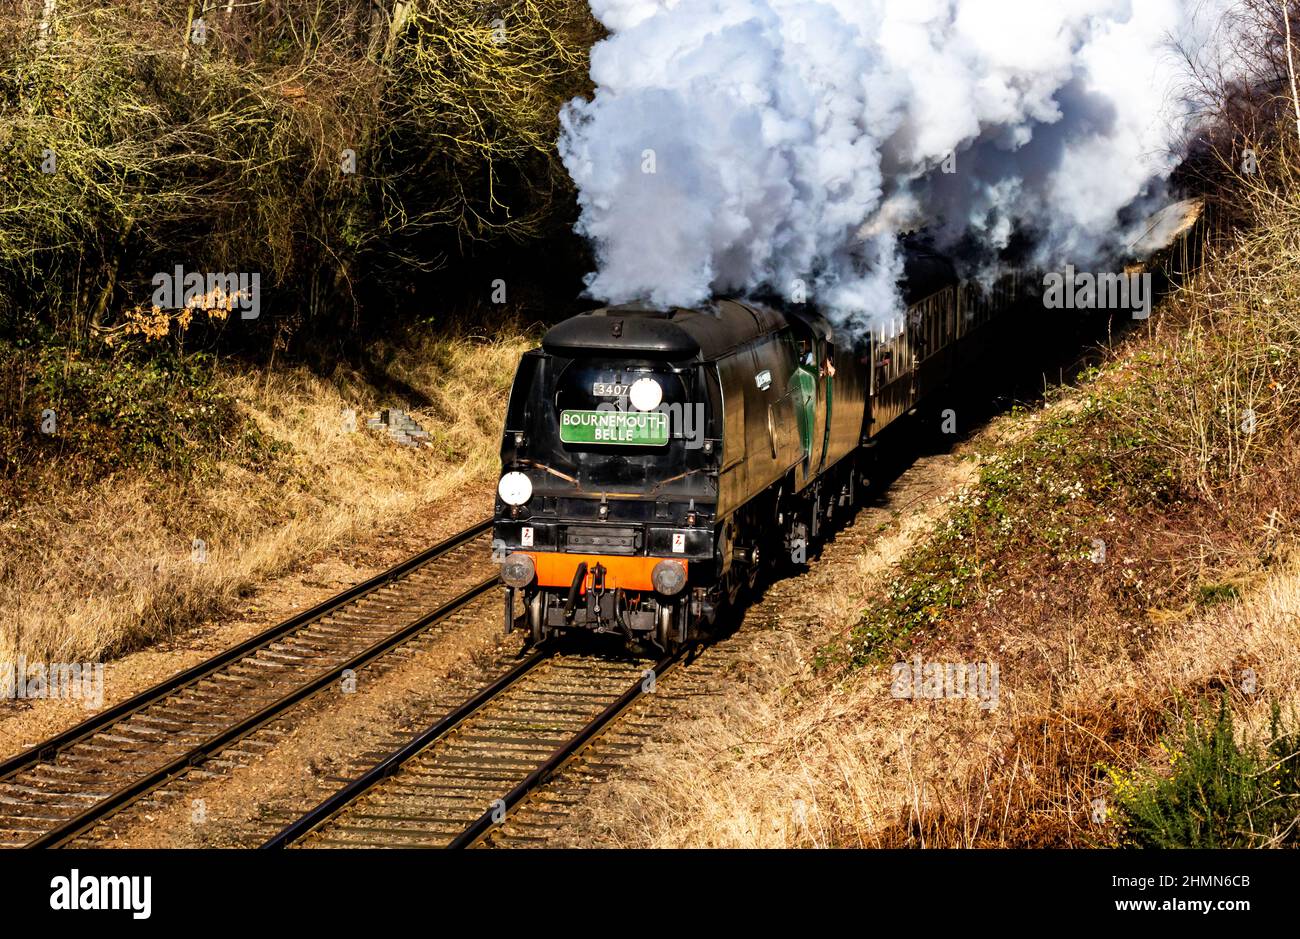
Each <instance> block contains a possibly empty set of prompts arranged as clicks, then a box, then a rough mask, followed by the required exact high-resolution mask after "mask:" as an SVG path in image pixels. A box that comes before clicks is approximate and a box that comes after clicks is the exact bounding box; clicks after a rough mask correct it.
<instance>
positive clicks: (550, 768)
mask: <svg viewBox="0 0 1300 939" xmlns="http://www.w3.org/2000/svg"><path fill="white" fill-rule="evenodd" d="M689 648H690V647H689V646H683V647H682V648H680V649H678V650H677V651H676V652H674V653H672V654H670V655H668V656H665V657H664V658H662V659H660V660H659V661H658V662H656V663H655V664H654V665H653V666H652V668H651V671H652V674H653V680H654V681H658V680H659V679H660V678H662V677H663V676H664V675H666V674H667V673H668V671H669V670H670V669H672V667H673V666H674V665H676V664H677V663H678V662H680V661H681V659H682V657H683V656H684V655H685V654H686V652H687V651H688V649H689ZM647 693H648V692H647V691H646V680H645V676H644V675H643V676H642V678H641V679H640V680H639V681H637V682H636V684H634V685H633V686H632V687H631V688H629V689H627V691H625V692H623V693H622V694H621V695H619V697H618V699H617V700H616V701H614V702H613V703H612V704H610V705H609V706H608V707H607V708H605V710H603V711H601V712H600V713H599V714H598V715H596V717H594V718H592V720H591V721H590V722H589V723H588V724H587V725H586V726H585V727H583V728H582V730H580V731H578V732H577V733H576V734H574V735H573V736H572V737H570V738H569V740H568V741H567V742H566V743H564V744H563V745H561V746H560V747H559V748H557V749H556V750H555V752H554V753H552V754H551V755H550V757H549V758H548V759H547V760H546V762H545V763H543V764H542V765H541V766H539V767H537V769H535V770H533V771H532V772H531V773H529V774H528V775H527V776H526V777H524V779H523V781H522V782H520V783H519V784H518V785H517V786H515V787H514V788H513V789H511V790H510V792H508V793H507V794H506V795H505V796H504V797H503V798H502V799H501V802H502V803H503V806H504V811H502V806H497V807H496V808H493V809H489V810H487V811H486V812H484V813H483V814H482V815H480V816H479V817H478V818H476V819H475V820H474V821H473V822H472V823H471V824H470V825H469V827H467V828H466V829H465V830H464V831H462V832H461V833H460V834H459V835H457V836H456V837H455V838H453V839H452V841H451V843H450V844H448V845H447V847H448V849H453V850H454V849H459V848H469V847H473V846H474V845H475V844H477V843H478V842H479V841H481V840H482V838H483V836H484V835H486V834H487V833H488V832H489V831H490V830H491V829H493V828H495V827H496V826H498V825H500V824H501V823H502V822H503V821H504V820H505V819H506V818H507V817H508V816H509V814H510V812H511V811H512V810H513V809H514V808H515V806H517V805H519V803H521V802H523V801H524V800H525V799H526V798H528V796H530V795H532V793H533V792H535V791H536V790H538V789H540V788H541V787H542V786H544V785H546V784H547V783H548V782H550V781H551V779H553V778H554V777H555V776H556V775H557V774H558V773H559V772H560V770H561V769H563V768H564V765H565V764H566V763H568V762H569V761H570V760H571V759H573V758H574V757H576V756H577V755H578V754H579V753H581V752H582V751H583V750H585V749H586V747H587V744H589V743H590V742H591V741H592V740H594V739H595V738H596V737H597V736H599V735H600V734H601V733H602V732H603V731H604V730H605V728H606V727H608V726H609V725H610V724H611V723H613V722H614V721H615V720H617V719H618V718H619V716H621V715H622V714H623V712H624V711H626V710H627V709H628V708H630V707H631V706H632V705H633V704H635V703H636V702H637V701H638V700H640V699H641V698H642V697H643V696H644V695H646V694H647Z"/></svg>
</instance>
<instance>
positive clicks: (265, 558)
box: [0, 329, 530, 661]
mask: <svg viewBox="0 0 1300 939" xmlns="http://www.w3.org/2000/svg"><path fill="white" fill-rule="evenodd" d="M529 345H530V339H529V338H528V337H526V336H525V335H524V334H523V333H522V331H520V330H517V329H504V330H502V331H501V332H500V333H499V334H498V335H497V336H495V337H492V338H486V337H483V336H465V337H461V338H454V339H446V338H442V339H432V338H427V339H424V340H423V341H420V342H418V343H417V344H415V345H413V346H411V347H408V348H406V349H404V350H402V351H400V352H399V353H396V354H394V356H393V357H392V361H391V362H390V363H389V365H388V371H389V374H390V375H391V376H392V377H394V378H396V379H398V380H400V381H402V382H404V383H405V384H406V385H408V386H409V387H410V388H412V389H414V391H415V392H417V393H419V394H421V395H423V396H425V397H427V399H428V401H429V402H430V404H429V406H428V407H427V408H419V407H412V408H410V410H411V411H412V413H413V414H414V415H415V416H416V417H417V419H418V420H421V422H422V423H423V424H424V426H425V427H426V429H428V430H430V431H431V433H432V434H433V439H432V442H433V446H432V447H431V448H424V449H420V450H418V451H413V450H409V449H407V448H404V447H400V446H397V445H395V444H393V443H391V442H389V441H388V440H387V439H386V438H384V437H381V436H380V435H378V434H374V433H370V432H367V431H365V430H364V423H365V417H366V414H367V412H369V411H373V410H377V409H378V408H379V407H381V406H390V405H391V406H402V402H401V401H400V400H396V399H395V398H394V396H393V395H392V394H391V393H387V392H380V391H378V390H377V389H376V388H374V387H373V386H372V385H371V384H370V383H368V382H367V381H366V380H365V379H364V378H363V377H362V376H361V375H360V374H357V373H353V372H340V373H339V374H337V375H336V376H334V377H333V378H332V379H331V380H324V379H322V378H320V377H318V376H316V375H314V374H312V373H311V372H309V371H307V370H305V369H301V368H297V369H290V370H280V371H273V372H272V371H259V372H250V371H234V370H230V369H227V370H226V371H225V372H224V373H223V378H222V381H223V384H224V385H226V387H227V388H228V390H229V391H230V392H231V393H232V394H233V395H234V396H235V397H236V398H237V399H238V401H239V403H240V408H241V410H243V411H244V412H245V413H246V415H247V416H248V417H249V418H250V419H251V420H252V421H253V422H255V423H256V425H257V427H258V428H259V429H260V431H261V432H262V433H263V434H264V435H266V436H267V437H269V438H270V439H272V440H274V441H276V442H278V444H279V449H277V450H276V451H275V453H276V454H277V455H276V456H274V457H273V458H272V460H271V461H270V463H269V465H267V466H263V467H250V466H247V465H242V464H241V463H239V462H238V461H232V460H219V461H218V462H217V464H216V466H215V468H213V469H212V470H211V471H209V472H205V473H202V474H200V475H199V476H197V477H195V478H192V479H189V480H185V481H179V480H177V479H176V478H173V477H168V476H163V475H158V474H149V473H141V472H132V473H128V474H124V475H120V476H117V477H114V478H110V479H107V480H104V481H102V482H100V483H98V484H96V485H94V486H93V487H91V488H89V489H88V490H80V491H78V490H76V489H72V488H66V489H62V490H60V489H56V490H54V491H49V492H45V493H44V494H42V495H41V496H40V497H35V498H33V499H32V500H31V501H30V502H29V504H27V505H26V506H24V507H23V509H22V510H21V511H20V512H18V513H17V514H16V515H15V516H14V517H12V518H10V519H8V520H6V522H5V527H4V528H3V529H0V552H3V553H4V554H5V555H6V556H7V558H8V559H9V561H10V562H11V564H10V566H9V569H10V570H12V571H15V572H16V576H14V577H12V578H9V579H6V580H5V582H4V583H0V661H2V660H9V659H11V658H13V657H15V656H16V655H18V654H20V653H23V654H26V655H27V656H28V657H29V659H48V660H51V661H83V660H95V659H99V658H101V657H103V656H109V655H114V654H118V653H121V652H123V651H125V650H128V649H131V648H135V647H138V646H140V645H141V644H144V643H147V642H148V641H150V640H151V639H153V638H156V637H158V636H161V635H165V634H167V633H169V632H170V631H171V630H172V629H174V628H176V627H178V626H182V625H185V624H187V623H189V622H192V621H193V620H194V619H195V618H196V617H202V616H206V615H210V614H212V613H214V612H216V611H218V610H220V609H222V608H223V607H225V605H227V604H228V603H229V602H230V601H231V600H232V599H234V598H235V597H237V596H239V595H240V594H241V593H242V592H245V591H247V590H248V589H250V588H251V586H252V585H254V584H255V583H257V582H259V581H261V580H264V579H266V578H269V577H273V576H275V575H276V574H278V573H281V572H283V571H285V570H287V569H289V568H291V567H292V566H293V565H294V564H295V563H297V562H299V561H300V560H301V559H302V558H304V557H305V556H307V555H309V554H311V553H312V552H313V551H316V550H318V549H321V548H324V547H327V546H330V545H334V544H337V543H340V542H343V541H347V540H351V539H353V538H355V537H357V536H359V535H363V534H365V533H367V532H369V531H371V530H373V529H375V528H376V527H381V526H385V525H387V524H389V523H392V522H393V521H395V520H398V519H400V518H401V517H403V516H404V515H406V514H408V513H410V512H412V511H413V510H415V509H416V508H418V507H420V506H423V505H426V504H428V503H431V502H433V501H435V500H438V499H440V498H443V497H445V496H448V495H449V494H453V493H455V492H457V491H458V490H460V489H462V488H465V487H466V486H467V485H468V484H471V483H475V482H479V483H481V482H482V481H483V480H486V479H488V478H490V477H491V476H492V474H493V473H494V472H495V467H496V461H497V458H498V457H497V451H498V447H499V444H500V439H499V435H500V415H501V414H502V413H503V412H504V407H505V399H506V396H507V394H508V392H509V385H510V379H511V376H512V374H513V369H514V365H515V363H516V361H517V359H518V357H519V355H520V353H521V352H522V351H523V350H524V349H525V348H527V347H528V346H529ZM346 408H354V409H356V411H357V424H358V426H359V427H360V428H361V429H359V430H358V431H357V432H355V433H348V432H347V431H346V430H345V421H344V417H343V411H344V409H346ZM195 538H199V539H202V540H203V541H204V542H205V543H206V548H207V560H206V562H204V563H196V562H195V561H194V560H193V552H192V545H193V539H195Z"/></svg>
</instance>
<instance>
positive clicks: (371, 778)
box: [262, 651, 550, 849]
mask: <svg viewBox="0 0 1300 939" xmlns="http://www.w3.org/2000/svg"><path fill="white" fill-rule="evenodd" d="M549 657H550V653H549V652H545V651H538V652H534V653H532V654H531V655H529V656H528V657H527V658H525V659H524V660H523V661H521V662H519V663H518V664H517V665H515V666H514V667H513V668H511V669H510V670H509V671H508V672H506V673H505V674H504V675H502V676H501V677H500V678H498V679H497V680H496V681H494V682H492V683H491V684H490V685H488V686H487V687H485V688H483V689H482V690H481V691H479V692H478V694H476V695H474V697H472V698H470V699H469V700H468V701H466V702H465V703H464V704H462V705H460V706H459V707H457V708H456V709H455V710H454V711H451V712H450V713H449V714H447V715H446V716H445V717H443V718H441V719H440V720H439V721H438V722H437V723H436V724H433V725H432V726H430V727H429V728H427V729H426V730H423V731H421V732H420V733H419V734H417V735H416V736H415V737H412V738H411V740H410V741H409V742H408V743H406V745H405V746H403V747H402V748H401V749H400V750H397V751H396V752H394V753H392V754H390V755H389V756H387V757H385V758H384V760H383V762H381V763H379V764H378V765H376V766H374V767H372V768H371V769H368V770H366V772H364V773H362V774H361V775H360V776H358V777H357V778H356V779H354V780H352V781H351V782H350V783H348V784H347V785H346V786H344V787H343V788H342V789H340V790H338V791H337V792H335V793H334V794H333V795H331V796H330V797H329V798H327V799H325V800H324V801H322V802H321V803H320V804H318V805H316V806H315V807H313V808H312V809H311V810H309V811H308V812H307V813H306V814H305V815H303V816H302V817H301V818H299V819H298V820H297V821H295V822H293V823H291V824H289V825H287V826H285V827H284V828H283V829H281V830H280V831H279V832H278V833H277V834H276V835H275V836H274V837H272V838H271V839H270V840H269V841H267V842H266V843H265V844H263V845H262V847H263V848H265V849H276V848H287V847H288V846H289V845H291V844H293V843H294V842H295V841H300V840H301V839H303V838H305V837H306V836H307V835H309V834H311V833H312V832H313V831H315V830H316V829H317V828H319V827H321V826H322V825H324V824H325V823H327V822H328V821H329V820H330V819H332V818H333V817H334V816H335V815H337V814H338V813H339V812H341V811H342V810H343V809H345V808H346V807H347V806H349V805H351V804H352V803H353V802H356V801H357V800H358V799H360V798H361V797H362V796H364V795H365V794H366V793H367V792H369V791H370V790H371V789H374V788H375V787H376V786H378V785H379V784H380V783H382V782H383V781H384V780H386V779H388V778H390V777H392V776H394V775H396V774H397V773H398V772H399V771H400V770H401V769H402V767H403V766H405V765H406V764H407V763H409V762H410V761H411V760H413V759H414V758H415V757H417V756H419V755H420V754H421V753H423V752H424V751H425V750H427V749H428V748H429V747H430V746H432V745H433V744H435V743H437V742H438V741H439V740H441V739H442V738H443V737H445V736H447V734H449V733H451V731H453V730H455V729H456V728H457V727H459V726H460V725H461V724H463V723H464V722H465V721H466V720H468V719H469V718H471V717H473V716H474V715H475V714H477V713H478V712H479V711H481V710H482V709H483V708H484V707H485V706H487V705H488V704H490V703H491V702H492V701H494V700H496V699H497V698H498V697H499V696H500V695H501V694H502V693H504V692H505V691H506V690H507V689H508V688H511V687H513V686H514V685H515V684H516V683H517V682H518V681H519V680H520V679H521V678H523V677H524V676H525V675H527V674H528V673H529V672H531V671H532V670H533V669H534V668H536V667H537V666H538V665H540V664H541V663H542V662H544V661H546V659H548V658H549Z"/></svg>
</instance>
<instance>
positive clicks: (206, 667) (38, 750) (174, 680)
mask: <svg viewBox="0 0 1300 939" xmlns="http://www.w3.org/2000/svg"><path fill="white" fill-rule="evenodd" d="M491 526H492V519H490V518H489V519H484V520H483V521H481V522H478V523H477V524H475V525H473V526H471V527H470V528H467V529H465V530H464V531H462V532H459V533H457V534H455V535H452V536H451V537H450V538H447V539H445V540H443V541H440V542H439V543H438V544H436V545H434V546H433V547H431V548H427V549H426V550H424V551H421V552H420V553H419V554H416V555H413V556H411V557H409V558H407V559H406V560H405V561H403V562H401V563H400V564H398V565H397V566H396V567H391V568H389V569H388V570H386V571H383V572H381V573H379V574H376V575H375V576H374V577H371V578H370V579H369V580H365V581H362V582H361V583H359V584H356V585H355V586H353V587H349V588H348V589H347V590H345V591H343V592H342V593H339V594H336V595H335V596H333V597H330V598H329V599H327V600H324V601H322V602H320V603H318V604H316V606H313V607H311V608H310V609H308V610H304V611H303V612H301V613H298V614H295V615H294V616H291V617H290V618H289V619H287V620H285V621H284V622H282V623H278V624H277V625H275V626H272V627H271V628H270V629H267V630H265V631H264V632H261V633H258V634H257V635H256V636H253V637H251V638H249V639H246V640H245V641H244V642H241V643H240V644H239V645H237V646H233V647H232V648H230V649H227V650H226V651H224V652H222V653H220V654H218V655H216V656H213V657H212V658H210V659H205V660H204V661H202V662H199V663H198V664H197V665H194V666H192V667H190V668H188V669H186V670H185V671H183V672H178V673H177V674H176V675H173V676H172V677H171V678H169V679H167V680H166V681H163V682H161V683H159V684H157V685H154V686H153V687H151V688H148V689H146V690H144V691H141V692H140V693H138V694H136V695H133V696H132V697H130V698H127V699H126V700H125V701H122V702H120V703H119V704H116V705H114V706H113V707H111V708H109V709H108V710H106V711H101V712H100V713H99V714H96V715H95V716H93V717H90V718H88V719H86V720H84V721H82V722H81V723H80V724H77V725H76V726H75V727H71V728H69V729H68V730H65V731H63V732H62V733H60V734H56V735H55V736H53V737H50V738H49V739H48V740H44V741H42V742H40V743H38V744H36V745H35V746H33V747H30V748H29V749H27V750H24V751H23V752H22V753H19V754H17V755H16V756H13V757H10V758H9V759H7V760H5V761H4V762H0V782H6V781H8V780H9V779H10V778H11V777H13V776H15V775H16V774H18V773H20V772H22V771H23V770H25V769H28V768H30V767H32V766H35V765H36V764H38V763H46V762H50V761H52V760H53V759H54V758H55V757H56V756H57V755H58V752H59V751H60V750H64V749H66V748H68V747H69V746H71V745H73V744H75V743H79V742H80V741H83V740H86V739H88V738H90V737H92V736H94V735H95V734H96V733H98V732H99V731H101V730H103V729H104V728H105V727H109V726H111V725H113V724H116V723H118V722H119V721H121V720H122V719H123V718H126V717H129V716H131V715H132V714H134V713H136V712H137V711H140V710H143V709H144V708H146V707H149V706H150V705H152V704H155V703H156V702H158V701H160V700H162V699H163V698H166V697H167V696H168V695H171V694H173V693H175V692H177V691H180V690H182V689H183V688H186V687H188V686H190V685H193V684H196V683H198V682H199V681H202V680H203V679H204V678H207V677H208V676H209V675H211V674H213V673H214V672H217V671H219V670H221V669H222V668H224V667H226V666H227V665H229V664H231V663H232V662H235V661H238V660H239V659H242V658H244V657H246V656H248V655H250V654H251V653H254V652H257V651H258V650H259V649H261V648H263V647H265V646H268V645H271V644H272V643H274V642H275V641H276V640H278V639H280V638H282V637H284V636H285V635H287V634H289V633H291V632H293V631H295V630H297V629H300V628H302V627H303V626H306V625H308V624H309V623H312V622H314V621H316V620H319V619H322V618H324V617H326V616H328V615H329V614H330V613H333V612H334V611H335V610H337V609H339V608H340V607H342V606H345V605H347V604H348V603H351V602H352V601H354V600H357V599H359V598H361V597H363V596H365V595H366V594H369V593H373V592H374V591H376V590H378V589H379V588H381V587H384V586H386V585H387V584H389V583H392V582H393V581H395V580H399V579H400V578H402V577H405V576H406V575H407V574H409V573H410V572H411V571H413V570H415V569H416V568H419V567H423V566H424V565H425V564H427V563H428V562H430V561H433V560H435V559H437V558H439V557H441V556H442V555H444V554H446V553H448V552H449V551H453V550H455V549H456V548H459V547H460V546H461V545H463V544H465V543H466V542H468V541H471V540H473V539H474V538H476V537H478V536H479V535H481V534H482V533H483V532H485V531H487V530H488V529H489V528H490V527H491Z"/></svg>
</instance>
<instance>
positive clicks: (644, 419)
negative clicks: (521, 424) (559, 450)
mask: <svg viewBox="0 0 1300 939" xmlns="http://www.w3.org/2000/svg"><path fill="white" fill-rule="evenodd" d="M560 440H562V441H563V442H564V443H613V444H621V445H624V446H632V447H662V446H664V445H665V444H666V443H668V415H667V414H665V413H663V412H662V411H561V412H560Z"/></svg>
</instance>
